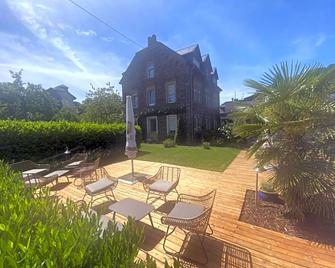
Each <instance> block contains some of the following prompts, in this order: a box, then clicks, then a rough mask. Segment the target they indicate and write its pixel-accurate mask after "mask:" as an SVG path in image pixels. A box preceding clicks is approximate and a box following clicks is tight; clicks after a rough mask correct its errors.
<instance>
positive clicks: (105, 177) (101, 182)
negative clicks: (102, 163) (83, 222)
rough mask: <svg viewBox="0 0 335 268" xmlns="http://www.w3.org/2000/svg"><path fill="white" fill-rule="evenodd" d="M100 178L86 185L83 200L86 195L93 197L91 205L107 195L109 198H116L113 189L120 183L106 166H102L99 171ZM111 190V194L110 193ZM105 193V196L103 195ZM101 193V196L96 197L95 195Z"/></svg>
mask: <svg viewBox="0 0 335 268" xmlns="http://www.w3.org/2000/svg"><path fill="white" fill-rule="evenodd" d="M97 176H98V180H97V181H96V182H93V183H91V184H88V185H86V186H85V187H84V189H85V194H84V196H83V199H82V200H83V201H85V197H86V196H87V195H89V196H90V197H91V200H90V203H89V204H90V206H92V204H93V202H94V201H96V200H98V199H101V198H104V197H106V198H107V199H109V200H116V198H115V195H114V192H113V190H114V189H115V188H116V186H117V184H118V180H117V179H116V178H113V177H112V176H110V175H109V174H108V172H107V170H106V169H105V168H100V170H99V171H98V172H97ZM108 192H110V194H108ZM102 194H104V196H101V195H102ZM98 195H100V197H98V198H95V199H94V197H95V196H98Z"/></svg>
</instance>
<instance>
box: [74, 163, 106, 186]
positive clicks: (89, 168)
mask: <svg viewBox="0 0 335 268" xmlns="http://www.w3.org/2000/svg"><path fill="white" fill-rule="evenodd" d="M99 163H100V157H99V158H97V159H96V160H95V161H94V162H91V163H83V164H81V165H80V167H79V168H76V169H75V170H74V171H73V172H72V174H71V177H74V178H75V179H74V182H73V183H75V181H76V180H77V179H81V180H82V181H83V185H84V184H85V179H86V178H88V177H89V178H90V181H92V180H94V179H95V180H96V179H97V178H98V175H97V169H98V168H99Z"/></svg>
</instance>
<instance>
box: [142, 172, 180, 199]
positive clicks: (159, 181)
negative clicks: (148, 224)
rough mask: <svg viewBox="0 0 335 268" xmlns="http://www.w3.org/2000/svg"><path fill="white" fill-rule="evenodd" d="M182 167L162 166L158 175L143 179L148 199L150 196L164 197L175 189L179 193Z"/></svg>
mask: <svg viewBox="0 0 335 268" xmlns="http://www.w3.org/2000/svg"><path fill="white" fill-rule="evenodd" d="M180 173H181V170H180V168H177V167H168V166H161V167H160V168H159V170H158V172H157V173H156V175H154V176H152V177H150V178H148V179H146V180H144V181H143V188H144V190H145V191H146V192H147V193H148V195H147V200H146V202H148V200H149V199H150V198H162V197H163V198H164V200H165V202H166V196H167V195H168V194H169V193H170V192H172V191H175V192H176V193H177V195H178V191H177V185H178V183H179V179H180Z"/></svg>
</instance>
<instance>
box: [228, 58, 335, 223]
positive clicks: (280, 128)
mask: <svg viewBox="0 0 335 268" xmlns="http://www.w3.org/2000/svg"><path fill="white" fill-rule="evenodd" d="M245 85H246V86H248V87H250V88H253V89H255V90H256V101H255V104H254V105H251V106H249V107H247V108H246V109H244V110H243V111H242V112H240V113H238V114H236V115H235V116H236V121H235V125H234V133H235V134H236V135H239V136H241V137H244V138H252V137H253V138H254V140H255V142H254V144H253V145H252V146H251V147H250V149H249V156H253V155H254V156H255V158H256V160H257V162H258V166H259V167H262V166H264V165H269V164H270V165H273V167H274V173H273V177H271V179H270V180H272V182H273V183H274V186H275V188H276V189H277V190H278V191H279V192H280V193H281V195H282V196H283V198H284V200H285V203H286V205H287V208H288V210H289V212H290V214H291V215H293V216H294V217H296V218H298V219H303V218H304V217H305V216H307V215H316V216H320V217H322V218H326V219H331V220H334V219H335V164H334V163H335V162H334V161H335V94H334V93H335V67H333V68H323V67H321V66H318V65H313V66H307V65H301V64H299V63H291V64H288V63H287V62H283V63H281V64H280V65H275V66H273V67H272V69H270V70H269V72H267V73H265V74H264V75H263V76H262V78H261V80H260V81H258V82H257V81H254V80H246V81H245Z"/></svg>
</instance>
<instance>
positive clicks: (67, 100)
mask: <svg viewBox="0 0 335 268" xmlns="http://www.w3.org/2000/svg"><path fill="white" fill-rule="evenodd" d="M46 91H47V92H48V93H49V94H50V96H52V97H54V98H55V99H57V100H59V101H60V103H61V104H62V107H69V108H73V107H75V106H76V103H75V101H74V100H75V99H76V97H75V96H73V95H72V94H71V93H70V92H69V88H68V87H67V86H65V85H59V86H56V87H53V88H52V87H51V88H48V89H47V90H46Z"/></svg>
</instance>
